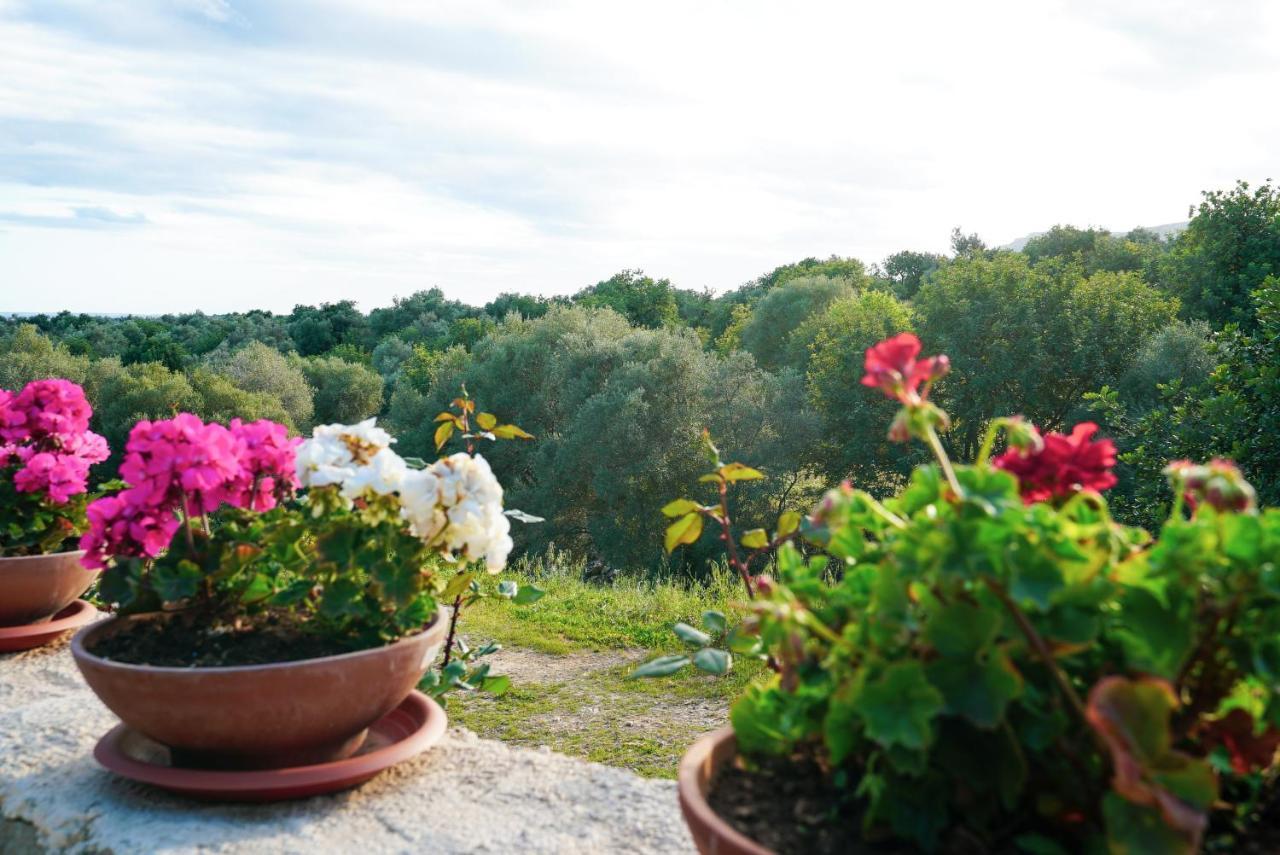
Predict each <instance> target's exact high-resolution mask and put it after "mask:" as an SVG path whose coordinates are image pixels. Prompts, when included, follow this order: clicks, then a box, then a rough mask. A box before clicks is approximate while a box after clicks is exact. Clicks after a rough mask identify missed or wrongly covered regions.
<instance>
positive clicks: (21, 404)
mask: <svg viewBox="0 0 1280 855" xmlns="http://www.w3.org/2000/svg"><path fill="white" fill-rule="evenodd" d="M91 415H93V409H92V408H91V407H90V406H89V402H88V401H87V400H86V399H85V396H84V390H83V389H81V388H80V387H79V386H78V385H76V384H75V383H72V382H71V381H70V380H60V379H52V380H36V381H34V382H31V383H28V384H27V385H26V386H25V387H24V388H23V389H22V391H21V392H19V393H18V394H17V395H15V396H13V397H12V399H11V400H9V401H8V402H7V403H6V404H5V405H4V406H3V407H0V417H2V418H3V422H2V423H0V436H3V438H4V439H6V440H8V441H9V442H21V441H23V440H33V441H37V442H38V441H40V440H42V439H46V438H49V437H71V436H74V435H76V434H81V433H84V432H85V431H87V430H88V429H89V417H90V416H91Z"/></svg>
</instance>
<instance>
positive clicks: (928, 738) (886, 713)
mask: <svg viewBox="0 0 1280 855" xmlns="http://www.w3.org/2000/svg"><path fill="white" fill-rule="evenodd" d="M944 703H945V701H944V699H943V697H942V693H941V692H939V691H938V690H937V689H936V688H934V687H933V686H932V685H931V684H930V683H929V680H928V679H927V678H926V676H925V671H924V666H922V665H921V664H920V663H919V662H916V661H913V660H912V661H905V662H896V663H894V664H892V665H890V666H889V667H888V668H886V669H885V670H884V673H883V674H881V675H880V676H879V678H877V679H874V680H872V681H870V682H867V683H865V684H863V685H862V686H859V687H858V689H857V691H856V692H855V693H854V696H853V700H852V706H853V710H854V711H855V712H856V713H857V714H858V715H859V716H860V717H861V718H862V722H863V726H864V727H865V728H866V732H867V736H868V737H870V738H871V739H873V740H875V741H876V742H878V743H880V745H882V746H884V747H885V748H889V747H891V746H893V745H901V746H903V747H904V748H912V749H917V748H925V747H927V746H928V745H929V744H930V743H931V742H932V741H933V724H932V723H933V719H934V717H935V716H936V715H938V713H940V712H942V709H943V706H944Z"/></svg>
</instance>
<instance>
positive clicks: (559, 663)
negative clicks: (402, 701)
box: [448, 567, 761, 777]
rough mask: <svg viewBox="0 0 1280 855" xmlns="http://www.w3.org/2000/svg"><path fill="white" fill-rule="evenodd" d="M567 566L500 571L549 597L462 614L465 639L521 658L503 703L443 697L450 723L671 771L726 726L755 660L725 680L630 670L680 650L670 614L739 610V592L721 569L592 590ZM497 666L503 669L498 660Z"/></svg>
mask: <svg viewBox="0 0 1280 855" xmlns="http://www.w3.org/2000/svg"><path fill="white" fill-rule="evenodd" d="M572 570H573V568H570V570H567V571H565V572H561V573H556V574H546V573H545V571H543V570H542V568H541V567H533V568H528V567H526V568H524V569H523V572H520V571H519V570H517V572H516V573H515V574H507V576H508V577H511V576H514V577H515V578H516V579H517V580H519V581H520V583H521V584H526V583H528V582H529V581H530V578H531V577H536V584H537V585H538V586H539V587H540V588H542V589H543V590H544V591H546V596H545V597H543V598H542V599H541V600H539V601H538V602H536V603H533V604H531V605H525V606H516V605H512V604H510V603H508V602H505V601H499V600H493V601H484V602H481V603H479V604H477V605H476V606H475V607H473V608H472V609H470V610H469V611H467V612H466V614H465V615H464V616H463V620H462V632H463V634H464V635H465V636H466V637H467V638H468V639H470V640H471V641H472V642H473V643H475V642H483V641H487V640H494V641H498V642H500V643H501V644H503V645H504V647H506V648H508V649H509V650H510V651H511V653H510V654H509V655H511V656H513V657H516V659H515V660H514V661H512V662H509V664H510V665H511V666H512V670H514V671H515V673H513V674H512V677H513V685H512V688H511V690H510V691H509V692H507V694H505V695H504V696H502V697H500V698H492V697H488V696H483V695H462V696H460V695H458V694H454V695H452V696H450V698H449V701H448V712H449V716H450V719H451V720H452V722H453V723H455V724H460V725H463V726H465V727H468V728H470V729H472V730H474V731H476V732H477V733H479V734H480V735H481V736H486V737H491V738H495V739H502V740H504V741H507V742H511V743H513V744H518V745H527V746H540V745H546V746H549V747H550V748H552V749H554V750H557V751H562V752H564V753H566V754H572V755H576V756H580V757H583V758H586V759H589V760H594V761H598V762H601V763H607V764H610V765H614V766H623V767H627V768H630V769H633V770H635V771H636V772H638V773H640V774H642V775H647V776H655V777H672V776H674V774H675V770H676V765H677V763H678V762H679V758H680V755H681V754H682V753H683V752H684V750H685V748H686V747H687V746H688V745H689V743H691V742H692V741H693V740H694V739H696V738H697V737H698V736H699V735H701V734H702V733H704V732H706V731H707V730H710V729H713V728H715V727H719V726H721V725H723V724H725V723H726V722H727V720H728V719H727V709H728V705H729V703H730V701H731V700H732V699H733V698H734V697H735V696H736V695H737V694H738V693H739V692H740V691H741V690H742V688H743V686H744V685H745V684H746V683H747V682H748V681H749V680H751V679H753V678H754V677H755V676H757V675H758V674H759V673H760V670H761V669H760V666H759V664H758V663H755V662H750V661H743V660H738V661H736V662H735V668H734V670H733V671H732V672H730V673H729V674H728V675H725V676H723V677H713V676H710V675H706V674H701V673H697V672H694V671H693V670H692V669H688V670H686V671H684V672H682V673H680V674H676V675H674V676H672V677H666V678H661V679H640V680H637V679H629V678H628V675H629V674H630V673H631V671H632V670H634V668H635V664H636V663H637V662H640V661H644V660H646V659H648V658H650V657H652V656H656V655H658V654H661V653H672V652H677V651H680V650H681V649H682V646H681V643H680V641H679V640H678V639H677V638H676V637H675V636H674V635H673V634H672V632H671V626H672V624H674V623H676V622H677V621H685V622H686V623H691V624H694V625H700V622H701V615H702V612H703V611H704V610H706V609H720V610H722V611H725V612H727V613H729V614H731V615H733V614H740V613H741V606H740V604H739V601H740V600H741V599H742V592H741V589H740V588H739V587H737V584H736V580H735V579H733V578H731V577H728V576H720V577H717V578H716V579H713V580H712V581H711V582H710V584H708V585H706V586H702V585H690V586H686V585H680V584H674V583H656V584H655V583H648V582H643V581H633V580H624V581H619V582H615V583H612V584H605V585H598V584H593V583H588V582H583V581H581V579H580V578H579V576H578V575H576V574H573V573H572ZM517 654H518V656H517ZM494 671H495V673H504V669H503V668H502V667H501V659H499V660H498V661H497V662H496V663H495V668H494Z"/></svg>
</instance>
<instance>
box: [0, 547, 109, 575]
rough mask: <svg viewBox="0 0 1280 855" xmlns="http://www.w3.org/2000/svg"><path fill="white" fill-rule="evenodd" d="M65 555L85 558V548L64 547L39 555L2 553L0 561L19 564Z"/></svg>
mask: <svg viewBox="0 0 1280 855" xmlns="http://www.w3.org/2000/svg"><path fill="white" fill-rule="evenodd" d="M64 555H65V556H68V557H69V556H72V555H78V556H80V557H81V558H83V557H84V550H83V549H64V550H63V551H61V552H42V553H40V554H39V555H0V563H4V562H10V561H11V562H13V563H15V564H17V563H20V562H23V561H41V560H43V559H46V558H61V557H62V556H64ZM85 569H86V570H88V569H89V568H88V567H86V568H85ZM93 572H95V573H96V572H98V571H96V570H95V571H93Z"/></svg>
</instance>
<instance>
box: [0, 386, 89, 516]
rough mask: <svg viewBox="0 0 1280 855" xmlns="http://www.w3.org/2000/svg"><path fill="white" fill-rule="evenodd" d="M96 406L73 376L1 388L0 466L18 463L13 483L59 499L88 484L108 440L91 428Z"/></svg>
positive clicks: (25, 490) (20, 489)
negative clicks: (19, 387) (19, 388)
mask: <svg viewBox="0 0 1280 855" xmlns="http://www.w3.org/2000/svg"><path fill="white" fill-rule="evenodd" d="M92 415H93V409H92V408H91V407H90V406H89V402H88V401H87V400H86V399H85V396H84V389H82V388H80V386H78V385H76V384H75V383H72V382H71V381H69V380H60V379H51V380H36V381H34V382H31V383H28V384H27V385H26V386H25V387H23V389H22V391H20V392H18V393H16V394H15V393H13V392H9V391H6V390H4V389H0V468H9V467H11V466H15V465H16V466H17V467H18V468H17V471H16V472H15V473H14V475H13V485H14V489H15V490H17V491H18V492H19V493H43V494H44V495H45V496H46V497H47V498H48V500H49V501H50V502H52V503H53V504H55V505H62V504H65V503H66V502H67V501H68V500H69V499H70V498H71V497H72V496H75V495H79V494H80V493H84V492H85V491H86V490H87V489H88V482H89V467H90V466H92V465H93V464H94V463H100V462H102V461H103V460H106V459H107V456H108V453H109V452H108V449H107V441H106V440H105V439H103V438H102V437H101V436H99V435H98V434H96V433H94V432H93V431H91V430H89V417H90V416H92Z"/></svg>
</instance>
